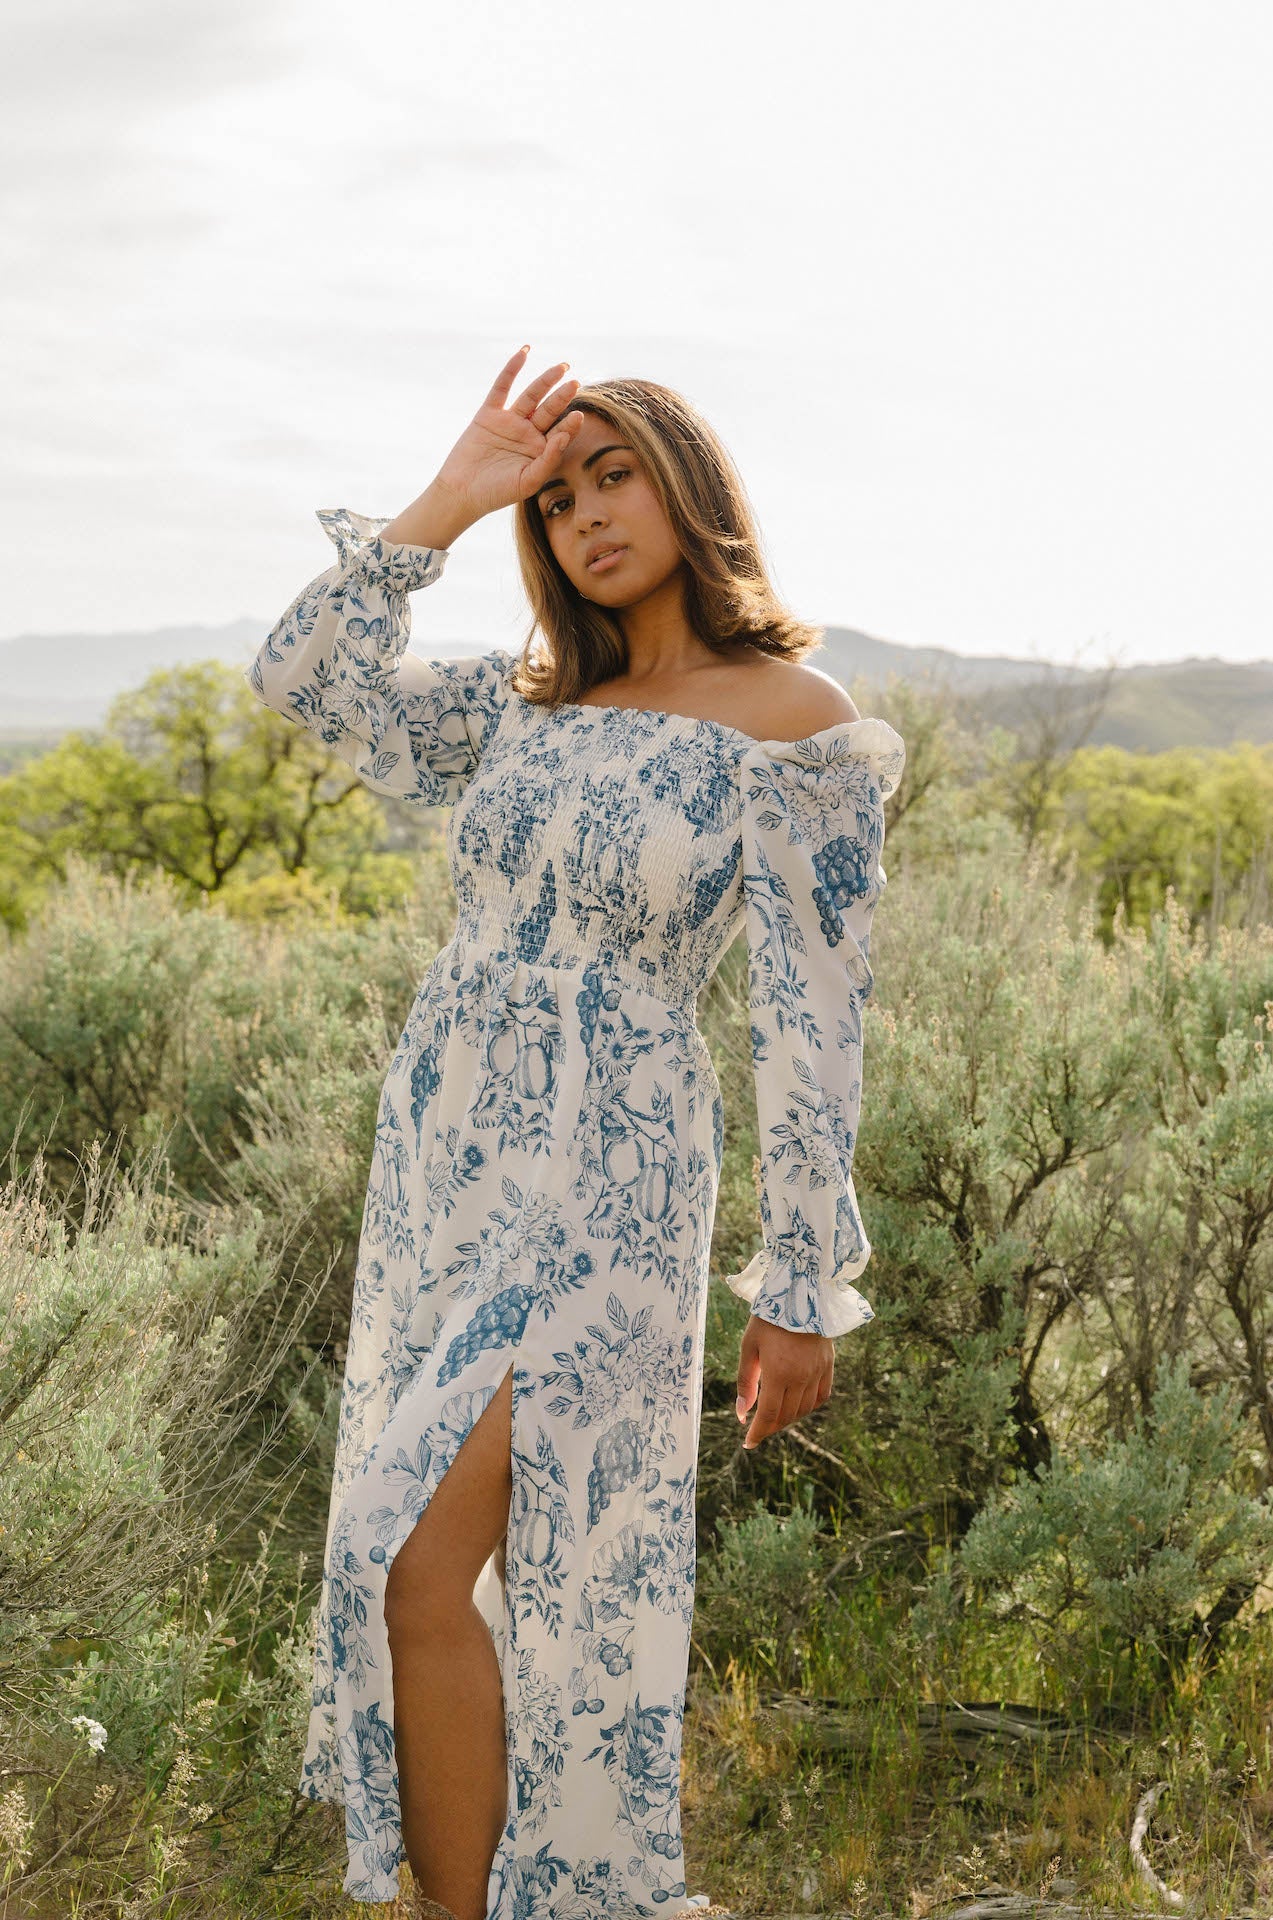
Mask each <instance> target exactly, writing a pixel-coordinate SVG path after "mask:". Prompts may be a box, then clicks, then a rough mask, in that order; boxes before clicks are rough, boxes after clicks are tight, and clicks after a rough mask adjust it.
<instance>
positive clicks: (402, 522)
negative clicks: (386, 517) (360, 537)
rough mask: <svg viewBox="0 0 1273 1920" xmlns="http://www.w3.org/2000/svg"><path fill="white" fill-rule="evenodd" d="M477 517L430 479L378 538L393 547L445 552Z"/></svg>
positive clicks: (478, 515)
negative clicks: (420, 548) (399, 545)
mask: <svg viewBox="0 0 1273 1920" xmlns="http://www.w3.org/2000/svg"><path fill="white" fill-rule="evenodd" d="M481 517H482V515H481V513H480V512H479V511H478V510H476V509H475V508H474V507H473V506H472V505H471V504H470V503H469V502H468V501H467V500H465V499H463V498H461V496H460V495H458V494H456V493H453V492H452V491H451V489H450V488H449V487H448V486H447V485H446V484H445V482H444V481H441V480H431V481H430V482H429V484H428V486H427V487H426V488H425V490H424V492H423V493H422V494H421V495H420V496H419V498H418V499H416V500H413V501H412V502H411V505H410V506H409V507H404V508H403V510H402V512H401V513H400V514H398V516H397V518H396V519H394V520H391V521H390V522H389V524H388V526H387V527H382V528H381V530H380V538H381V539H382V540H387V541H389V542H391V543H393V544H395V545H396V544H399V543H400V544H402V545H404V546H410V547H435V548H437V549H438V550H439V551H445V549H446V548H448V547H450V546H452V545H454V543H455V541H457V540H458V539H459V537H460V535H461V534H462V533H465V532H467V530H468V529H469V528H470V527H471V526H472V525H473V523H474V522H475V521H476V520H480V519H481Z"/></svg>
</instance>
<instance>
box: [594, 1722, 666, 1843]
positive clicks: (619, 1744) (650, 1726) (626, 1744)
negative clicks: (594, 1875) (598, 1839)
mask: <svg viewBox="0 0 1273 1920" xmlns="http://www.w3.org/2000/svg"><path fill="white" fill-rule="evenodd" d="M671 1711H672V1709H671V1707H670V1706H658V1707H643V1706H642V1705H641V1695H640V1694H639V1693H637V1694H634V1696H633V1699H632V1703H631V1705H630V1706H629V1707H628V1708H627V1709H626V1710H625V1712H624V1713H623V1715H622V1716H621V1718H620V1719H618V1720H616V1721H615V1722H614V1724H613V1725H612V1726H609V1727H602V1728H600V1729H599V1731H600V1734H601V1738H600V1740H599V1741H598V1743H597V1745H596V1746H595V1747H593V1749H592V1751H591V1752H590V1753H588V1754H586V1755H585V1756H584V1757H585V1758H586V1759H588V1760H595V1759H596V1758H597V1757H598V1756H600V1757H601V1762H602V1765H603V1766H604V1767H605V1769H606V1772H607V1773H609V1774H611V1775H612V1776H613V1777H614V1778H616V1779H617V1780H618V1781H619V1783H620V1785H621V1787H622V1803H621V1818H622V1819H623V1820H624V1821H625V1822H626V1823H627V1825H628V1826H629V1827H631V1828H632V1829H633V1831H634V1832H639V1831H640V1830H641V1828H642V1827H643V1826H644V1825H645V1823H646V1822H647V1821H648V1819H649V1817H650V1815H651V1814H652V1813H655V1812H657V1811H658V1810H660V1809H661V1808H662V1807H665V1806H666V1805H667V1804H668V1802H669V1800H672V1799H674V1798H675V1795H676V1790H677V1785H678V1780H677V1767H676V1764H675V1760H674V1758H673V1755H672V1754H671V1753H670V1752H669V1751H668V1747H667V1741H666V1737H665V1736H666V1727H667V1721H668V1717H669V1715H670V1714H671Z"/></svg>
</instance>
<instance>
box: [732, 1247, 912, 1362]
mask: <svg viewBox="0 0 1273 1920" xmlns="http://www.w3.org/2000/svg"><path fill="white" fill-rule="evenodd" d="M870 1255H871V1249H870V1246H869V1245H868V1244H867V1242H866V1241H865V1240H864V1241H863V1243H862V1250H861V1255H860V1257H858V1258H855V1259H853V1260H851V1261H849V1262H847V1263H846V1264H845V1265H844V1266H843V1267H841V1268H840V1270H839V1272H838V1273H835V1274H832V1276H831V1277H830V1279H819V1280H818V1282H817V1284H816V1286H815V1287H810V1286H809V1284H808V1282H807V1281H806V1280H805V1278H804V1277H803V1276H802V1275H801V1274H800V1273H798V1272H797V1271H796V1270H795V1269H794V1268H793V1266H792V1264H791V1262H790V1261H789V1260H782V1259H778V1258H776V1257H775V1256H774V1254H773V1253H772V1252H771V1251H770V1249H769V1248H768V1247H762V1248H761V1249H760V1251H759V1252H758V1253H757V1254H756V1256H755V1258H754V1259H752V1260H750V1261H749V1262H748V1263H747V1265H746V1266H745V1267H744V1268H743V1270H742V1272H741V1273H732V1274H726V1275H725V1285H726V1286H727V1287H728V1288H729V1289H730V1292H731V1293H736V1294H737V1295H738V1297H739V1299H740V1300H745V1301H746V1302H747V1304H748V1306H750V1308H751V1310H752V1312H753V1313H754V1314H755V1315H756V1317H757V1318H758V1319H760V1320H767V1321H768V1322H769V1323H770V1325H771V1326H775V1327H785V1328H786V1329H787V1331H788V1332H789V1333H822V1334H825V1335H826V1336H827V1337H828V1339H831V1340H836V1339H838V1338H839V1336H840V1335H841V1334H842V1333H852V1332H853V1330H854V1328H855V1327H860V1326H863V1325H864V1324H865V1323H866V1321H868V1320H873V1319H874V1318H875V1311H874V1309H873V1308H872V1306H871V1304H870V1302H869V1301H868V1300H865V1299H864V1298H863V1296H862V1295H861V1294H860V1293H859V1292H858V1290H857V1288H856V1287H855V1286H854V1285H853V1284H852V1282H853V1280H855V1279H856V1278H857V1276H858V1275H859V1274H860V1273H861V1272H862V1270H863V1268H864V1267H865V1266H866V1263H867V1261H868V1260H869V1259H870ZM810 1294H812V1295H813V1296H814V1301H815V1304H814V1305H813V1307H812V1311H810V1307H809V1304H808V1297H809V1295H810Z"/></svg>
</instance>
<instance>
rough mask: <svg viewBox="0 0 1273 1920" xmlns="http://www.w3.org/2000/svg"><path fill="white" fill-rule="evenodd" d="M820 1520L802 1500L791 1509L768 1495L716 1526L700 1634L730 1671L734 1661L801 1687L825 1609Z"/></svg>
mask: <svg viewBox="0 0 1273 1920" xmlns="http://www.w3.org/2000/svg"><path fill="white" fill-rule="evenodd" d="M823 1571H824V1550H823V1548H822V1547H821V1545H820V1541H819V1533H818V1521H817V1517H816V1515H815V1514H814V1513H813V1511H812V1509H811V1507H810V1506H808V1505H806V1504H802V1505H800V1506H797V1507H796V1508H795V1509H794V1510H793V1511H792V1512H790V1513H788V1514H782V1515H779V1514H776V1513H773V1512H771V1511H770V1509H769V1508H768V1507H767V1506H766V1505H765V1503H764V1501H763V1500H757V1501H755V1502H754V1504H753V1507H752V1511H751V1512H750V1513H749V1514H745V1515H744V1516H742V1517H741V1518H739V1519H727V1520H724V1521H723V1522H721V1524H720V1525H719V1526H718V1528H717V1542H716V1549H715V1551H714V1553H712V1554H711V1555H710V1556H707V1555H705V1556H704V1557H703V1560H702V1561H701V1563H700V1567H699V1581H698V1593H697V1605H698V1607H700V1608H701V1612H700V1614H699V1616H698V1626H697V1629H696V1631H697V1633H698V1636H699V1639H700V1644H701V1645H702V1647H703V1648H704V1650H705V1651H706V1652H707V1654H708V1656H709V1658H712V1659H713V1660H714V1662H715V1663H716V1664H717V1665H718V1666H719V1667H720V1669H721V1670H722V1671H723V1670H724V1668H725V1666H726V1664H727V1663H728V1661H729V1660H730V1659H731V1658H732V1659H735V1660H738V1661H740V1662H742V1663H743V1664H746V1665H751V1664H753V1663H754V1664H757V1665H759V1666H761V1667H762V1668H764V1669H765V1670H767V1671H768V1672H769V1673H770V1674H771V1675H772V1676H773V1677H774V1678H775V1679H776V1680H778V1681H779V1682H780V1683H782V1684H785V1685H797V1686H798V1685H799V1684H800V1682H801V1680H802V1678H803V1664H804V1660H805V1658H806V1656H807V1654H808V1650H809V1644H810V1641H811V1638H812V1637H813V1636H814V1635H815V1634H816V1633H817V1631H818V1627H819V1623H820V1621H821V1618H822V1615H823V1613H824V1611H825V1610H826V1604H827V1601H826V1589H825V1586H824V1583H823V1579H822V1577H821V1576H822V1573H823Z"/></svg>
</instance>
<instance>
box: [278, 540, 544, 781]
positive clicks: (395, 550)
mask: <svg viewBox="0 0 1273 1920" xmlns="http://www.w3.org/2000/svg"><path fill="white" fill-rule="evenodd" d="M318 519H319V522H320V524H321V525H322V527H323V530H324V532H325V533H326V534H328V536H329V537H330V539H331V540H332V541H333V543H334V545H335V547H336V550H337V554H338V556H339V558H338V559H337V561H336V564H335V565H334V566H331V567H329V568H328V569H327V571H326V572H325V573H320V574H319V575H318V576H317V578H316V579H313V580H311V581H310V583H309V585H308V586H307V587H305V588H304V589H303V591H302V592H301V593H299V594H298V595H297V597H296V599H295V600H294V601H293V602H292V604H291V606H290V607H289V608H288V609H287V611H286V613H284V614H283V616H282V618H281V619H280V620H279V621H278V623H277V625H276V626H275V627H274V628H273V629H272V631H271V632H270V633H269V634H268V636H267V637H266V640H265V642H264V644H263V645H262V647H261V649H260V651H259V653H258V654H257V656H256V658H255V660H253V662H252V664H251V665H250V667H248V669H247V671H246V678H247V681H248V684H249V685H250V686H251V688H252V691H253V693H255V695H256V697H257V699H258V700H261V701H263V702H264V704H265V705H266V706H267V707H272V708H273V709H274V711H275V712H276V713H281V714H282V715H283V716H284V718H286V719H288V720H294V721H296V722H297V724H298V725H300V726H303V727H306V728H308V729H309V730H310V732H312V733H315V734H317V735H318V737H319V739H321V740H323V741H324V742H325V743H326V745H327V746H329V747H330V748H331V750H332V752H333V753H336V754H338V755H339V756H340V758H341V759H342V760H346V761H348V763H349V765H350V766H351V767H352V768H353V770H354V772H355V773H356V774H357V775H358V777H359V779H360V780H361V781H363V783H364V784H365V785H366V786H368V787H370V788H372V790H373V791H374V792H376V793H382V794H386V795H389V796H391V797H392V798H394V799H398V800H406V801H410V802H413V803H415V804H416V805H419V806H444V805H449V804H450V803H451V802H452V801H455V800H458V799H459V797H460V795H461V794H462V793H463V791H464V789H465V787H466V786H467V785H468V783H469V781H470V780H471V778H472V777H473V774H474V773H475V772H476V770H477V764H478V761H479V760H480V759H481V756H482V750H483V747H484V745H485V743H486V741H487V739H488V738H489V737H490V734H491V732H492V731H493V729H494V726H495V724H496V722H497V720H498V718H499V714H500V711H501V709H502V707H503V705H504V701H505V699H506V697H507V693H508V684H507V683H508V676H509V674H510V672H511V671H512V668H513V666H514V664H515V660H516V656H515V655H514V654H512V653H510V652H508V651H507V649H505V648H502V647H497V648H494V649H493V650H492V651H491V652H489V653H485V654H479V655H476V656H474V657H473V658H471V659H456V660H425V659H423V658H422V657H421V656H420V655H419V654H414V653H407V651H406V646H407V641H408V639H409V638H410V634H411V607H410V601H409V599H408V595H410V594H411V593H413V592H415V590H416V589H417V588H418V587H427V586H429V585H431V583H432V582H433V581H434V580H436V579H437V578H438V576H439V574H440V573H441V572H442V569H443V567H444V565H445V563H446V560H447V557H448V550H446V549H439V548H433V547H416V546H408V545H406V544H403V543H400V542H392V541H388V542H387V541H384V540H382V539H380V538H379V535H380V531H381V529H382V528H383V527H386V526H388V524H389V522H388V520H387V519H386V518H383V517H382V518H379V519H373V518H369V517H368V516H367V515H365V514H360V513H353V512H351V511H350V510H349V509H348V508H346V507H341V508H335V509H321V510H320V511H319V513H318Z"/></svg>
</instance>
